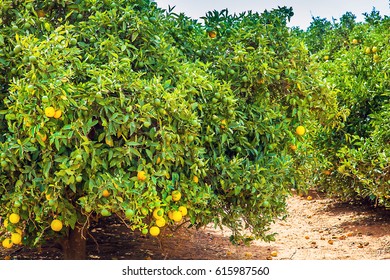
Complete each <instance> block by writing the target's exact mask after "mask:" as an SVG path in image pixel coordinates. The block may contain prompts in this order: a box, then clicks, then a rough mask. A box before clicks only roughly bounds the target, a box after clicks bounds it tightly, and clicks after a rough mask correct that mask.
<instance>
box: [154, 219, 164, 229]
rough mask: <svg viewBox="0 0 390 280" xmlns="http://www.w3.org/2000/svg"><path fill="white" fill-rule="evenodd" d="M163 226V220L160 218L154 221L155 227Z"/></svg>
mask: <svg viewBox="0 0 390 280" xmlns="http://www.w3.org/2000/svg"><path fill="white" fill-rule="evenodd" d="M165 224H166V221H165V219H164V218H160V219H158V220H156V225H157V226H158V227H163V226H165Z"/></svg>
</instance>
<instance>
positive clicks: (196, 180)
mask: <svg viewBox="0 0 390 280" xmlns="http://www.w3.org/2000/svg"><path fill="white" fill-rule="evenodd" d="M192 181H194V182H195V183H198V182H199V178H198V176H196V175H194V177H193V178H192Z"/></svg>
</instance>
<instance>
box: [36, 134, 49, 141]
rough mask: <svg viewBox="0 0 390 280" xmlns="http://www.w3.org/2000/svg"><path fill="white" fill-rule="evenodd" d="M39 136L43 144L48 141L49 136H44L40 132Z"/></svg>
mask: <svg viewBox="0 0 390 280" xmlns="http://www.w3.org/2000/svg"><path fill="white" fill-rule="evenodd" d="M38 136H39V138H41V140H42V142H45V141H46V140H47V135H46V134H42V133H39V132H38Z"/></svg>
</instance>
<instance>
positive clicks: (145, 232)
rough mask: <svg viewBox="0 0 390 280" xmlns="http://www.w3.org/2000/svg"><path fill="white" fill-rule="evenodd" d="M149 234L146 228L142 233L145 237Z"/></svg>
mask: <svg viewBox="0 0 390 280" xmlns="http://www.w3.org/2000/svg"><path fill="white" fill-rule="evenodd" d="M148 232H149V231H148V229H147V228H144V229H143V230H142V231H141V233H142V234H144V235H146V234H148Z"/></svg>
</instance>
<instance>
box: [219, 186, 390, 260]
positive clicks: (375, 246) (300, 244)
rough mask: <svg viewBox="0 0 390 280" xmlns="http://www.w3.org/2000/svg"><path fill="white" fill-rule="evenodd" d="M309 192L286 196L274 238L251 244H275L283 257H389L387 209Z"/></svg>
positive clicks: (389, 214) (298, 258)
mask: <svg viewBox="0 0 390 280" xmlns="http://www.w3.org/2000/svg"><path fill="white" fill-rule="evenodd" d="M309 195H310V196H311V197H312V199H311V200H308V199H307V197H306V196H305V197H300V196H293V197H291V198H289V200H288V213H289V215H288V217H287V219H286V220H284V221H281V220H279V221H277V222H276V223H275V224H274V225H272V231H273V232H277V233H278V235H277V236H276V241H275V242H271V243H265V242H260V241H255V242H253V245H254V246H259V247H267V246H272V247H274V248H275V249H276V251H277V252H278V255H277V257H274V258H273V259H282V260H286V259H287V260H290V259H292V260H341V259H351V260H356V259H359V260H379V259H390V211H385V210H378V209H372V208H370V207H368V206H364V205H352V204H349V203H340V202H336V201H335V200H333V199H329V198H325V197H323V196H320V195H319V194H317V193H316V192H311V193H309ZM223 234H226V233H223Z"/></svg>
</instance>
